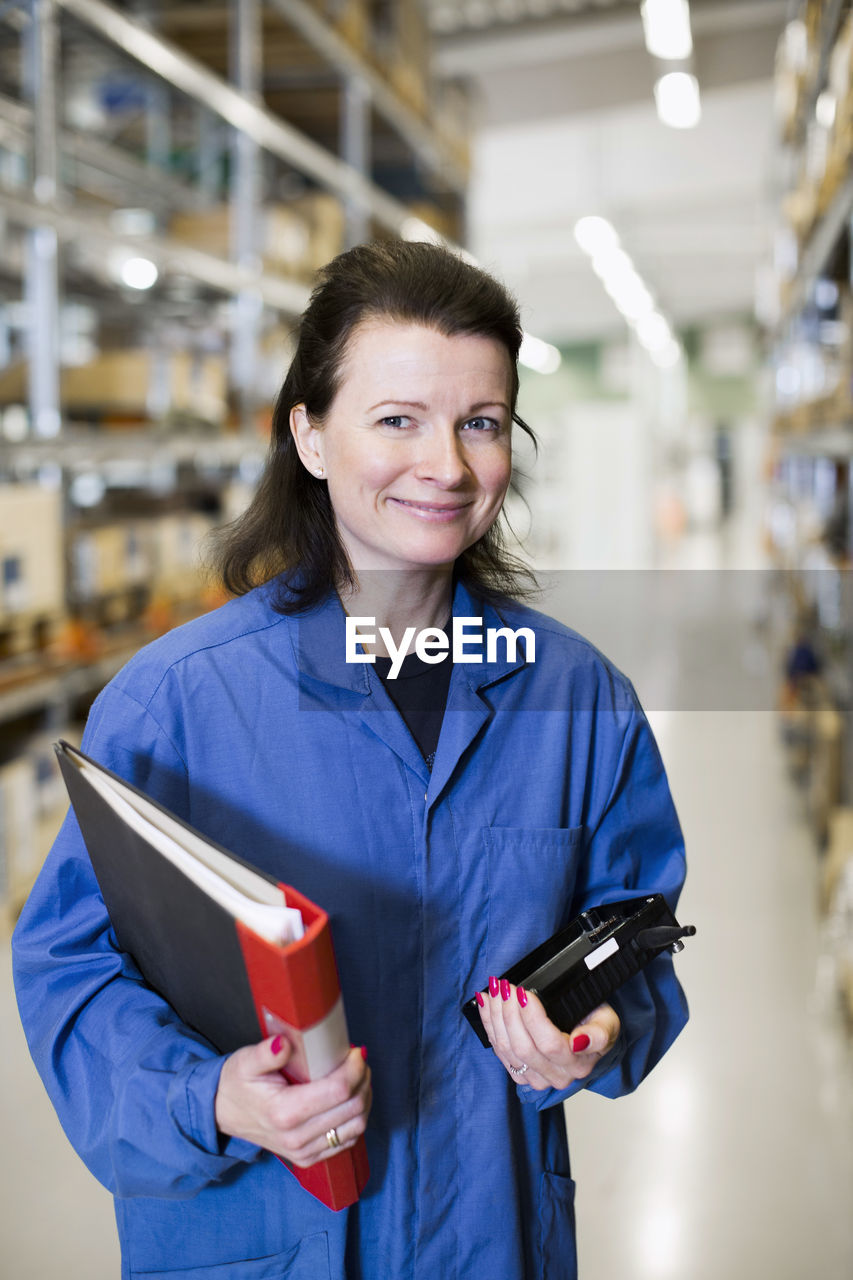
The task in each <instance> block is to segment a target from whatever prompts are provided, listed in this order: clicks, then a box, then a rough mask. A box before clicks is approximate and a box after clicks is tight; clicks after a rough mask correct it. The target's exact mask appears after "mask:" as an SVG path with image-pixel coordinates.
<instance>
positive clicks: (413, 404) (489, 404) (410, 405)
mask: <svg viewBox="0 0 853 1280" xmlns="http://www.w3.org/2000/svg"><path fill="white" fill-rule="evenodd" d="M386 404H388V405H396V406H397V407H399V408H401V409H422V410H424V411H426V410H428V409H429V405H426V404H424V403H423V402H422V401H421V400H380V401H379V403H378V404H372V405H371V406H370V408H369V409H368V411H367V412H368V413H372V412H373V411H374V409H381V408H382V406H383V405H386ZM481 409H505V410H506V412H507V413H509V405H508V404H504V402H503V400H480V401H478V402H477V404H472V405H471V407H470V408H469V409H468V413H479V411H480V410H481Z"/></svg>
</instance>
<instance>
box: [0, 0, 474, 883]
mask: <svg viewBox="0 0 853 1280" xmlns="http://www.w3.org/2000/svg"><path fill="white" fill-rule="evenodd" d="M416 5H417V0H403V3H400V4H395V5H387V4H382V3H379V0H311V2H310V3H309V2H308V0H266V3H262V2H261V0H230V3H227V4H225V3H223V4H210V3H208V2H207V0H205V3H200V2H199V0H183V2H182V3H177V0H175V2H173V0H145V3H142V2H141V0H140V3H130V4H127V5H125V4H122V5H118V4H114V5H110V4H107V3H104V2H103V0H27V3H26V4H24V3H21V4H14V3H12V4H10V3H6V4H1V3H0V249H2V252H0V503H2V499H3V496H4V494H6V495H8V494H11V493H12V492H13V489H12V488H10V487H9V486H13V487H14V490H15V491H16V492H17V493H18V494H19V495H20V494H21V492H22V491H23V490H24V489H25V488H26V487H27V486H30V487H31V488H32V490H33V492H35V491H36V489H39V491H41V490H43V489H44V486H45V485H47V486H48V490H47V492H52V493H53V494H54V500H55V506H56V508H57V510H58V511H59V513H60V515H61V520H62V523H63V527H64V529H65V531H66V541H67V547H66V555H67V556H68V557H70V559H69V568H68V570H67V575H68V586H67V588H66V592H65V596H64V602H63V608H62V609H61V610H55V611H52V610H50V609H46V610H45V612H44V614H42V613H40V612H32V613H28V612H27V610H26V609H24V608H19V607H18V606H19V605H20V601H19V600H18V593H19V588H20V587H21V582H20V581H19V578H18V574H19V572H20V569H19V565H18V561H19V560H20V559H21V556H20V555H19V554H18V550H16V548H14V547H12V549H11V552H10V551H9V546H8V545H6V546H5V547H4V544H3V539H2V520H0V650H2V653H5V654H6V657H5V658H3V657H2V656H0V810H2V809H3V794H4V792H3V788H4V787H5V786H6V785H7V784H8V785H9V786H12V785H14V786H18V785H21V784H23V785H25V786H26V785H29V784H28V783H27V779H26V777H24V776H23V774H22V772H21V770H20V769H18V768H17V767H15V768H13V765H14V766H17V765H18V763H19V761H18V759H17V757H18V756H19V755H20V752H21V750H22V749H26V748H27V744H31V743H35V744H36V745H35V746H34V747H33V750H34V751H36V752H37V753H38V757H39V761H40V766H39V767H40V768H41V767H42V766H43V754H44V753H43V747H44V731H45V730H47V729H49V730H50V731H51V733H55V732H57V731H61V730H63V729H64V728H66V727H67V725H68V722H69V720H70V719H73V718H74V717H76V716H77V715H79V714H81V713H83V712H85V708H86V706H87V705H88V703H89V702H90V701H91V699H92V697H94V695H95V694H96V693H97V691H98V689H99V688H100V687H102V685H103V684H104V683H105V682H106V681H107V680H108V679H109V678H110V677H111V676H112V675H113V674H114V673H115V671H116V670H118V669H119V667H120V666H121V665H123V663H124V662H125V661H126V660H127V658H128V657H129V656H130V655H131V654H132V653H133V652H134V651H135V650H136V649H137V648H138V647H139V646H140V645H141V644H143V643H145V641H146V640H148V639H150V638H151V636H152V635H154V634H156V633H157V632H158V630H162V629H164V628H165V627H167V626H169V625H173V624H174V623H175V622H177V621H181V620H182V619H183V618H184V617H185V616H190V615H191V614H192V612H193V611H195V612H197V611H198V610H199V609H203V608H207V607H210V606H211V604H213V603H215V602H216V599H217V598H221V597H216V596H215V594H212V593H210V592H209V591H208V592H207V593H205V589H204V587H203V584H202V580H201V579H199V585H198V589H197V591H196V592H195V593H193V592H192V591H191V589H190V587H189V586H188V585H187V584H188V581H189V579H188V576H187V575H185V578H186V581H184V580H181V581H179V582H178V585H177V587H175V588H174V589H175V591H176V592H177V594H176V595H175V598H174V599H172V600H168V599H165V597H163V598H161V596H162V593H161V595H158V586H157V582H152V583H149V584H148V586H149V587H150V590H142V589H138V586H139V584H138V581H137V578H134V579H133V582H130V579H129V580H128V581H129V585H128V587H127V590H126V591H125V592H123V593H122V592H121V591H118V592H116V591H114V590H113V591H112V594H110V593H108V592H107V593H105V594H104V596H103V599H96V598H95V597H94V596H92V597H91V598H90V597H89V596H87V595H86V589H84V588H83V587H81V586H80V583H79V581H78V580H77V579H75V578H74V573H75V572H77V570H75V569H74V566H73V562H74V557H75V555H76V556H77V560H78V561H79V560H80V554H79V553H80V552H81V548H82V549H83V550H85V551H86V553H87V555H88V554H89V553H90V552H92V550H93V547H95V544H97V543H98V541H99V540H101V541H103V542H104V543H105V544H106V542H107V541H109V540H110V539H111V538H113V535H114V534H115V531H116V529H117V528H118V527H119V525H122V527H124V525H126V526H127V528H128V530H129V531H130V532H129V543H128V545H130V543H131V542H132V543H133V546H134V554H135V555H136V556H137V575H138V572H139V563H141V561H139V546H140V545H141V546H142V547H143V550H144V551H145V554H146V555H151V557H152V559H151V563H152V564H155V563H157V562H158V561H157V554H159V556H160V558H161V561H162V557H163V555H166V557H167V559H168V556H169V555H170V552H169V550H168V548H167V550H166V551H165V552H164V551H163V549H162V547H160V549H159V552H157V548H156V546H155V544H156V543H157V540H158V538H159V539H160V541H161V542H162V538H163V536H164V532H163V531H164V530H167V531H169V537H170V538H172V541H173V543H174V540H175V539H176V538H181V537H183V534H184V533H186V530H185V529H183V528H182V523H181V522H182V521H183V522H184V523H186V524H187V525H190V524H192V527H193V529H194V530H195V529H196V527H198V528H199V529H201V528H206V527H209V526H210V525H212V524H214V523H215V522H216V521H218V520H221V519H224V518H227V516H228V514H229V513H230V514H233V510H232V509H231V508H232V507H233V505H234V504H237V505H236V509H239V503H240V502H241V501H243V500H245V495H246V494H247V493H248V492H250V489H251V485H252V483H253V480H254V478H255V477H256V475H257V474H258V472H259V470H260V468H261V466H262V463H263V456H264V453H265V451H266V434H265V426H266V424H267V423H268V415H269V407H270V402H271V398H272V395H273V394H274V390H275V386H276V384H277V382H278V381H279V380H280V377H281V375H282V373H283V371H284V366H285V363H286V358H287V350H288V343H289V326H290V324H291V323H292V321H293V319H294V318H295V317H296V316H297V315H298V314H299V313H300V312H301V311H302V310H303V308H304V306H305V303H306V301H307V299H308V296H309V289H310V277H311V272H312V271H313V270H314V269H315V268H316V266H317V265H319V263H320V262H321V261H322V260H324V259H325V258H327V257H329V256H331V255H332V254H333V253H334V252H336V251H337V250H338V249H339V248H341V247H344V246H345V244H348V243H357V242H358V241H359V240H361V239H364V238H367V237H369V236H371V235H404V236H408V237H414V238H421V237H425V238H439V239H444V240H445V241H446V242H448V243H453V242H454V241H455V240H456V239H458V237H459V236H461V235H462V234H463V230H462V229H463V228H464V196H465V188H466V182H467V156H466V149H465V138H464V112H462V111H461V100H460V96H459V95H458V94H457V97H456V99H455V100H451V105H452V102H453V101H455V102H456V120H455V123H454V120H453V118H452V112H451V111H450V110H449V108H448V107H446V106H444V107H443V106H441V104H439V103H437V102H435V101H431V100H430V99H429V97H428V85H427V81H426V79H425V76H424V74H423V71H424V66H423V59H424V57H425V53H426V42H425V41H424V40H416V41H415V44H416V45H417V48H416V50H415V53H416V57H417V61H418V62H419V64H420V66H419V69H413V67H412V68H408V71H407V67H408V64H407V63H406V59H405V58H404V57H400V56H397V57H391V56H390V54H391V53H392V52H393V49H394V46H393V44H389V39H396V38H397V34H396V33H398V28H397V26H396V25H395V24H399V23H400V22H401V15H402V16H405V12H408V13H409V15H410V17H412V16H414V18H415V24H414V26H410V27H409V28H405V30H404V27H403V26H400V27H399V36H400V39H401V40H402V38H403V35H404V34H405V35H406V38H407V39H408V40H409V41H410V44H411V42H412V33H413V32H414V34H415V36H417V34H418V31H419V30H420V28H419V27H418V25H417V23H418V21H420V19H419V18H418V15H417V14H416V12H415V10H416ZM404 11H405V12H404ZM372 20H375V21H376V22H377V23H380V22H382V23H384V27H383V28H382V30H381V31H380V29H379V27H377V28H376V29H375V30H374V32H373V35H371V29H370V25H369V24H370V22H371V21H372ZM389 32H390V36H389ZM383 41H384V43H385V47H386V49H385V62H384V64H383V60H382V59H383V54H382V50H381V48H380V46H381V45H382V44H383ZM270 42H272V44H274V50H275V59H276V66H275V68H274V71H275V74H273V69H272V68H271V67H270V65H269V63H270V54H269V51H268V48H267V46H268V45H270V47H272V45H271V44H270ZM398 53H399V50H398ZM407 77H408V78H407ZM93 84H100V85H101V88H102V92H103V94H104V95H105V96H107V97H109V95H114V96H115V98H116V100H117V103H118V105H117V106H114V104H112V100H111V110H110V111H109V112H107V111H101V118H100V120H99V121H98V120H96V119H95V118H94V115H93V116H92V119H91V121H90V122H89V123H87V122H86V120H85V119H84V117H85V116H86V111H87V110H89V111H90V114H91V108H92V103H91V102H90V101H89V100H88V99H86V96H85V94H86V89H87V86H91V85H93ZM81 86H82V90H81ZM81 92H82V94H83V96H82V98H81V97H80V93H81ZM122 94H125V95H126V100H123V99H122V97H121V95H122ZM75 95H77V96H76V97H75ZM81 102H82V106H81ZM291 107H292V108H293V110H290V108H291ZM106 126H108V127H106ZM140 209H145V210H147V211H148V217H147V222H146V220H145V219H139V218H133V217H130V216H129V212H130V213H132V211H134V210H140ZM262 214H263V218H264V219H265V220H267V221H264V222H263V225H262ZM276 217H278V221H276ZM194 219H195V220H196V221H195V222H194ZM288 219H290V222H288ZM229 223H230V226H229ZM291 223H292V227H295V228H297V229H298V228H299V227H301V226H303V225H304V226H305V227H306V228H308V231H306V233H305V234H306V236H308V239H306V240H305V245H306V248H305V249H304V250H303V249H300V248H299V245H300V244H301V241H300V240H299V237H298V236H296V237H293V236H291V239H292V240H293V244H294V245H296V248H293V246H292V245H291V246H290V247H289V248H288V252H287V253H279V252H278V250H279V249H280V248H281V247H282V246H283V245H284V243H285V239H286V233H287V231H288V228H290V227H291ZM135 224H138V225H135ZM221 226H224V243H223V242H222V241H221V238H220V239H217V235H218V234H219V231H220V227H221ZM140 227H141V229H140ZM196 227H199V228H203V229H212V232H213V234H212V238H211V239H209V240H208V239H206V237H205V235H203V234H198V235H196V234H195V233H194V228H196ZM291 229H292V228H291ZM261 234H264V235H266V236H267V237H270V236H278V237H279V239H278V240H273V241H272V242H270V241H269V239H268V240H267V241H266V242H263V241H262V240H261V238H260V237H261ZM282 237H285V239H283V238H282ZM211 246H213V247H211ZM270 248H271V249H272V253H270V252H269V250H270ZM300 254H304V255H305V256H300ZM121 255H124V256H125V257H127V256H129V255H133V256H136V257H139V258H144V259H146V260H148V261H149V262H151V263H153V264H154V266H155V267H156V268H157V271H158V272H159V278H158V280H157V282H156V284H155V285H154V287H152V288H151V289H150V290H149V291H148V292H147V293H146V294H145V295H144V296H143V295H140V294H136V293H134V292H133V291H132V290H131V289H129V288H128V287H125V286H121V285H118V284H117V283H116V278H115V262H114V260H116V259H117V258H118V257H120V256H121ZM264 255H266V257H265V256H264ZM71 311H75V313H78V312H79V313H81V314H83V313H85V315H88V316H90V317H94V320H93V322H92V323H93V324H94V326H95V329H94V332H93V333H91V334H88V335H87V338H86V340H87V341H89V345H90V346H91V347H100V348H103V351H104V352H105V353H106V354H105V355H104V356H101V357H99V360H100V364H99V363H98V362H97V361H96V362H95V363H90V364H88V365H84V367H83V370H82V373H80V372H78V371H77V370H75V368H73V367H71V366H70V365H67V364H66V362H65V361H64V360H61V352H60V342H61V341H62V342H64V341H65V338H66V336H67V335H66V334H65V333H64V328H63V331H62V332H61V325H62V326H65V322H66V320H67V318H68V315H69V313H70V312H71ZM84 345H85V343H84ZM64 349H65V348H64V347H63V350H64ZM123 353H124V354H123ZM109 359H112V360H114V362H115V364H116V367H118V368H120V369H123V368H127V369H129V370H130V373H131V375H132V377H133V378H137V377H140V376H141V377H143V379H144V376H145V371H146V369H147V370H149V372H148V374H147V376H148V377H149V378H150V386H149V390H151V392H152V394H151V395H149V396H146V395H145V394H143V392H144V386H143V392H138V391H133V392H132V393H130V394H127V388H126V387H124V388H119V391H122V392H125V393H126V394H123V395H119V396H118V398H117V400H116V402H115V403H114V404H113V405H112V407H111V406H110V404H109V403H108V402H107V399H108V397H107V395H106V392H104V401H103V402H102V403H101V404H100V405H99V404H95V403H92V404H90V403H89V402H88V400H87V397H86V394H85V393H84V394H83V395H82V396H81V395H79V394H76V393H75V398H69V395H70V393H69V390H68V388H69V387H70V386H77V385H78V384H79V382H80V380H81V378H83V379H84V380H85V376H86V370H96V369H101V370H104V371H106V372H109V370H108V369H107V364H106V363H105V361H108V360H109ZM122 361H124V363H122ZM78 363H79V361H78ZM211 363H212V364H213V365H214V366H216V365H218V366H219V367H220V369H221V368H223V367H226V366H227V367H228V376H227V379H225V378H222V379H221V380H214V381H215V387H214V394H213V395H212V396H210V395H209V396H208V397H207V400H206V401H204V402H202V400H201V397H200V396H199V395H197V394H196V393H197V390H198V387H199V385H200V383H199V376H201V375H204V374H205V373H206V371H208V370H209V368H210V365H211ZM137 366H138V368H137ZM61 369H62V377H61V378H60V371H61ZM140 369H141V370H142V373H141V374H140V373H139V370H140ZM200 371H201V375H200ZM90 381H91V382H92V385H93V386H95V387H100V388H101V389H103V388H104V387H105V386H106V385H107V383H108V382H109V379H108V378H107V377H106V373H104V376H102V377H100V380H99V378H97V377H93V378H92V379H90ZM177 382H180V384H181V387H182V392H181V397H180V398H179V397H178V394H177V391H176V390H175V387H176V386H177ZM226 382H227V385H226ZM134 385H135V384H134ZM140 385H142V384H140ZM205 385H206V384H205ZM188 388H189V390H188ZM154 392H156V394H154ZM128 403H129V404H130V407H129V408H128V407H127V406H128ZM152 405H154V406H156V407H155V410H154V415H153V417H152V416H151V407H152ZM206 405H209V406H211V407H210V408H207V407H205V406H206ZM3 486H5V488H4V487H3ZM51 486H52V488H51ZM116 486H117V487H116ZM83 490H86V492H87V493H88V495H89V497H87V499H86V501H87V502H91V503H92V505H90V506H87V505H81V502H82V499H80V498H79V494H80V493H81V492H82V491H83ZM99 492H100V493H101V496H100V498H98V493H99ZM93 494H94V495H95V496H94V497H93V496H92V495H93ZM75 495H78V496H75ZM104 495H105V496H104ZM122 522H124V523H122ZM22 536H23V535H22ZM87 539H88V540H89V543H91V544H92V546H89V544H88V543H87V542H86V540H87ZM140 539H141V543H140ZM169 545H172V544H169ZM107 550H109V554H110V555H112V556H113V560H114V547H112V544H111V549H110V548H107ZM104 553H105V554H106V550H105V552H104ZM84 559H85V557H84ZM80 562H81V563H82V561H80ZM111 565H112V570H113V578H112V579H111V581H113V585H115V574H114V569H115V565H114V563H113V561H111ZM78 578H79V572H78ZM173 578H174V575H173ZM175 581H177V580H176V579H175ZM75 582H76V586H75ZM161 585H162V584H161ZM75 590H76V592H77V595H76V596H75V595H74V591H75ZM13 597H14V599H13ZM164 600H165V603H164ZM16 601H17V604H16ZM131 602H132V603H133V607H131ZM69 606H73V607H72V609H71V621H72V622H74V621H75V620H76V622H80V620H83V621H84V622H87V624H94V623H100V624H102V625H101V626H100V629H99V630H98V631H92V630H89V631H86V630H85V629H84V631H83V632H82V633H81V634H82V640H81V634H78V633H76V632H74V631H73V629H72V628H70V627H68V626H65V627H64V624H65V623H66V622H67V620H68V618H69V613H68V608H69ZM107 624H109V625H107ZM30 626H31V631H30V630H28V627H30ZM63 628H64V629H63ZM30 636H32V638H33V642H34V643H35V637H36V636H38V637H39V640H38V643H39V644H43V648H41V649H40V650H39V651H38V652H35V651H28V644H27V641H28V639H29V637H30ZM22 637H23V643H22ZM33 735H35V737H33ZM7 767H8V769H9V774H8V777H7V776H6V774H5V773H4V770H6V769H7ZM25 807H26V805H25ZM12 808H14V804H13V805H12ZM7 809H9V806H8V805H7ZM10 811H11V810H10ZM7 836H8V833H7ZM3 841H4V835H3V830H2V819H0V902H2V899H3V896H4V889H3V884H4V879H3V876H4V871H3V861H4V851H3ZM7 853H8V850H7ZM7 862H8V858H7ZM6 870H7V872H8V867H7V868H6ZM7 878H8V877H7ZM20 883H21V882H20V881H19V890H20ZM7 888H8V886H7Z"/></svg>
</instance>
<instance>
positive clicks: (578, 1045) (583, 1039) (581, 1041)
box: [572, 1033, 589, 1053]
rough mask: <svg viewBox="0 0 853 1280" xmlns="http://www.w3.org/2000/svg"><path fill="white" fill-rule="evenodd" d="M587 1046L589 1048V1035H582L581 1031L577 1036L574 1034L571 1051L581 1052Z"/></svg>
mask: <svg viewBox="0 0 853 1280" xmlns="http://www.w3.org/2000/svg"><path fill="white" fill-rule="evenodd" d="M588 1048H589V1036H587V1035H584V1034H583V1033H581V1035H579V1036H575V1038H574V1040H573V1041H572V1053H583V1051H584V1049H588Z"/></svg>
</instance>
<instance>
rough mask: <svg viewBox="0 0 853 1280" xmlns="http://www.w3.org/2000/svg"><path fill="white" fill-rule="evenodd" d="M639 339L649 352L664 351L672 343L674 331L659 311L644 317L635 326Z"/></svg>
mask: <svg viewBox="0 0 853 1280" xmlns="http://www.w3.org/2000/svg"><path fill="white" fill-rule="evenodd" d="M634 330H635V332H636V334H637V338H638V339H639V341H640V342H641V343H642V345H643V346H644V347H645V348H646V350H647V351H663V350H664V348H665V347H667V346H668V345H669V343H670V342H672V340H673V339H672V330H671V329H670V327H669V325H668V324H667V322H666V320H664V318H663V316H662V315H661V314H660V312H659V311H653V312H652V313H651V315H648V316H643V318H642V320H638V321H637V323H636V325H635V326H634Z"/></svg>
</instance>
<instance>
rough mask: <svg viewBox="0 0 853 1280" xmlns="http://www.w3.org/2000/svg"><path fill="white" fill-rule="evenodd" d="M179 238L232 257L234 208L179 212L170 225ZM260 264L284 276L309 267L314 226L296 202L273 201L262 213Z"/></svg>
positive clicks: (209, 250)
mask: <svg viewBox="0 0 853 1280" xmlns="http://www.w3.org/2000/svg"><path fill="white" fill-rule="evenodd" d="M169 232H170V234H171V235H172V236H173V237H174V238H175V239H176V240H182V241H185V242H186V243H187V244H190V245H192V246H193V248H196V249H202V250H203V251H204V252H205V253H211V254H213V255H214V256H215V257H217V258H230V257H231V209H230V206H229V205H227V204H221V205H215V206H214V207H212V208H210V209H204V210H201V211H198V212H193V213H176V214H175V215H174V217H173V218H172V220H171V222H170V224H169ZM255 248H256V252H257V256H258V263H259V265H262V266H264V267H267V268H269V269H270V270H272V271H276V272H278V273H279V274H282V275H289V276H297V277H299V278H302V277H303V276H304V275H305V272H306V270H310V259H311V228H310V225H309V224H308V222H307V221H306V219H305V217H304V216H303V213H302V210H301V209H300V208H299V207H298V205H296V204H290V203H289V204H270V205H266V206H264V207H263V208H262V209H261V210H260V213H259V217H258V226H257V244H256V246H255Z"/></svg>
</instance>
